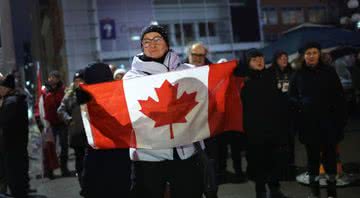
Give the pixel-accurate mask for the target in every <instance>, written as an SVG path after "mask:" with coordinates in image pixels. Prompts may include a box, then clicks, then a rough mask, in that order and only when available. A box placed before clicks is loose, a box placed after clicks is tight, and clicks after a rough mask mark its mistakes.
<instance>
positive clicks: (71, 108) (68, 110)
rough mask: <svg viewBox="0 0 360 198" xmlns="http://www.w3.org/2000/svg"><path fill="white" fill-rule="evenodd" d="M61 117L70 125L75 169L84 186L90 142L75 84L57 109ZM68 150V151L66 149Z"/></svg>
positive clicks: (81, 185) (68, 128)
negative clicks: (86, 151) (84, 166)
mask: <svg viewBox="0 0 360 198" xmlns="http://www.w3.org/2000/svg"><path fill="white" fill-rule="evenodd" d="M57 113H58V115H59V117H60V118H61V119H62V120H63V121H64V122H65V123H66V124H67V125H68V127H67V130H68V134H69V138H70V146H71V147H72V148H74V151H75V170H76V173H77V177H78V180H79V184H80V187H81V189H82V187H83V179H82V171H83V164H84V156H85V148H86V147H87V145H88V143H87V140H86V134H85V129H84V125H83V122H82V118H81V111H80V105H79V104H78V102H77V98H76V93H75V88H74V85H72V86H71V87H70V89H69V90H68V92H67V93H66V94H65V96H64V98H63V99H62V101H61V104H60V106H59V108H58V110H57ZM65 152H66V151H65Z"/></svg>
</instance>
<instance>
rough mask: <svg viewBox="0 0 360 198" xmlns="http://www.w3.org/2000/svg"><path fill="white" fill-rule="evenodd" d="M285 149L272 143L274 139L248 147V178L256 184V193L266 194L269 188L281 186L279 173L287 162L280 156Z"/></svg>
mask: <svg viewBox="0 0 360 198" xmlns="http://www.w3.org/2000/svg"><path fill="white" fill-rule="evenodd" d="M282 149H283V148H282V147H281V146H280V145H278V144H276V143H273V142H272V139H269V140H268V141H265V142H263V143H261V144H249V145H248V153H247V160H248V169H247V172H248V176H249V178H250V179H252V180H253V181H254V182H255V184H256V186H255V187H256V192H266V190H265V185H266V184H268V185H269V187H270V186H273V185H275V184H279V180H280V177H279V172H281V168H282V166H283V164H284V163H286V161H284V160H282V159H281V158H280V157H279V156H282V155H283V150H282Z"/></svg>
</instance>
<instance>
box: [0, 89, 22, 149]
mask: <svg viewBox="0 0 360 198" xmlns="http://www.w3.org/2000/svg"><path fill="white" fill-rule="evenodd" d="M0 127H1V128H2V130H3V138H4V141H3V143H4V150H5V151H8V150H18V151H23V150H24V149H26V148H27V143H28V134H29V129H28V127H29V120H28V114H27V103H26V97H25V95H22V94H19V93H13V94H11V95H7V96H5V97H4V99H3V104H2V107H1V108H0Z"/></svg>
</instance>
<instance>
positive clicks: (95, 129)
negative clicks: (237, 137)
mask: <svg viewBox="0 0 360 198" xmlns="http://www.w3.org/2000/svg"><path fill="white" fill-rule="evenodd" d="M236 64H237V62H236V61H230V62H227V63H221V64H212V65H208V66H202V67H197V68H192V69H187V70H182V71H174V72H168V73H162V74H156V75H150V76H144V77H139V78H134V79H127V80H121V81H113V82H106V83H99V84H94V85H81V88H82V89H83V90H85V91H86V92H88V93H89V94H90V95H91V96H92V99H91V101H89V102H88V103H87V104H85V105H82V107H81V108H82V116H83V123H84V127H85V131H86V134H87V138H88V142H89V144H90V145H91V146H92V147H94V148H97V149H108V148H129V147H132V148H146V149H161V148H171V147H176V146H181V145H186V144H191V143H193V142H196V141H200V140H203V139H206V138H209V137H212V136H215V135H216V134H219V133H222V132H223V131H227V130H232V131H234V130H235V131H242V106H241V101H240V92H239V88H241V85H240V84H241V83H242V81H243V80H242V79H239V78H237V79H236V78H234V77H233V70H234V68H235V67H236Z"/></svg>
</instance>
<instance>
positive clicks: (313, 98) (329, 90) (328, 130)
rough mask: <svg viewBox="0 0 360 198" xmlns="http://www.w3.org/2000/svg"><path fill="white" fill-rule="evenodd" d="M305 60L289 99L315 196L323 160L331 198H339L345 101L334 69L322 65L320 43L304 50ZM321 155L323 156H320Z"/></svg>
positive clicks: (290, 91) (311, 194)
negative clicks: (338, 155)
mask: <svg viewBox="0 0 360 198" xmlns="http://www.w3.org/2000/svg"><path fill="white" fill-rule="evenodd" d="M302 55H303V57H304V61H303V63H302V65H301V67H300V68H299V69H298V70H297V71H295V73H294V75H293V76H292V78H291V80H290V88H289V96H290V100H291V102H292V104H293V105H294V112H295V113H296V114H297V118H298V119H297V120H296V122H297V127H298V129H297V130H298V132H299V138H300V142H302V143H303V144H304V145H305V148H306V152H307V156H308V165H307V168H308V172H309V175H310V188H311V193H310V195H309V198H310V197H311V198H318V197H320V189H319V181H316V178H317V176H318V175H319V167H320V160H321V161H322V162H323V165H324V168H325V171H326V173H327V174H328V176H329V177H328V181H327V194H328V197H329V198H330V197H331V198H334V197H336V195H337V193H336V173H337V172H336V171H337V170H336V145H337V144H338V143H339V142H340V141H341V140H342V139H343V137H344V133H343V128H344V126H345V124H346V111H345V98H344V92H343V89H342V86H341V83H340V79H339V77H338V75H337V74H336V72H335V70H334V68H332V67H330V66H328V65H326V64H324V63H322V61H321V58H320V57H321V47H320V44H319V43H315V42H312V43H308V44H306V45H305V47H304V48H303V53H302ZM320 153H321V154H320Z"/></svg>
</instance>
